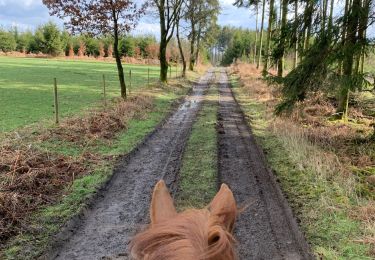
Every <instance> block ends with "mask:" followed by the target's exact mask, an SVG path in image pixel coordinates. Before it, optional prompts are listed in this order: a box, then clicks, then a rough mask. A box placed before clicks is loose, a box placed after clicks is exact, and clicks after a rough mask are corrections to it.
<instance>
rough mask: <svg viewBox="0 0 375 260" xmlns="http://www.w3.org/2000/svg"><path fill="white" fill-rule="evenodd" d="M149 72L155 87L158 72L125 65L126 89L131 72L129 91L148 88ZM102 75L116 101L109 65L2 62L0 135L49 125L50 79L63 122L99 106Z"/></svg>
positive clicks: (117, 92) (29, 60)
mask: <svg viewBox="0 0 375 260" xmlns="http://www.w3.org/2000/svg"><path fill="white" fill-rule="evenodd" d="M148 69H150V82H151V83H152V82H156V81H157V79H158V76H159V67H157V66H145V65H128V64H124V70H125V77H126V81H127V87H129V70H131V71H132V86H131V88H130V92H131V91H132V90H134V89H136V88H139V87H142V86H147V82H148ZM103 75H105V77H106V85H107V91H106V93H107V97H108V98H114V97H118V96H120V87H119V83H118V78H117V68H116V64H115V63H112V62H101V61H80V60H64V59H36V58H13V57H0V92H1V95H0V132H6V131H12V130H14V129H16V128H18V127H22V126H25V125H29V124H32V123H36V122H39V121H41V120H53V118H54V108H53V103H54V100H53V95H54V94H53V80H54V78H57V83H58V96H59V114H60V116H61V117H66V116H69V115H73V114H76V113H79V112H80V111H82V110H83V109H85V108H88V107H90V106H95V105H99V104H102V101H103V80H102V78H103ZM173 76H175V73H173ZM128 91H129V88H128Z"/></svg>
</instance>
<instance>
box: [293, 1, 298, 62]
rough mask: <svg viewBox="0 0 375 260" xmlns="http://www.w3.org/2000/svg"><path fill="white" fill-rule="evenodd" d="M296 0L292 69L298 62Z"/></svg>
mask: <svg viewBox="0 0 375 260" xmlns="http://www.w3.org/2000/svg"><path fill="white" fill-rule="evenodd" d="M297 20H298V0H295V3H294V33H295V35H296V39H295V40H296V43H295V44H294V59H293V69H295V68H296V67H297V63H298V38H299V37H298V21H297Z"/></svg>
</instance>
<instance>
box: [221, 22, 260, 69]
mask: <svg viewBox="0 0 375 260" xmlns="http://www.w3.org/2000/svg"><path fill="white" fill-rule="evenodd" d="M255 37H256V32H255V31H251V30H248V29H242V28H235V27H230V26H224V27H221V28H220V29H219V33H218V37H217V48H218V49H219V50H220V51H221V52H223V53H224V54H223V57H222V60H221V62H222V64H223V65H229V64H231V63H232V62H233V61H234V60H237V59H240V58H241V59H244V60H247V61H249V60H250V59H254V57H255V53H254V49H255V48H254V47H255V46H254V45H255V44H256V43H257V41H256V39H255ZM257 44H258V43H257ZM258 45H259V44H258ZM258 48H259V46H258Z"/></svg>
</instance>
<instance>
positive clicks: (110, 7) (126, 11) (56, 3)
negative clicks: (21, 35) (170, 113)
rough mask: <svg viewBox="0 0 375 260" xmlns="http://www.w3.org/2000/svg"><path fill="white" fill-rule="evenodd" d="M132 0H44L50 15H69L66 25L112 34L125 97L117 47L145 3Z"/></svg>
mask: <svg viewBox="0 0 375 260" xmlns="http://www.w3.org/2000/svg"><path fill="white" fill-rule="evenodd" d="M135 2H136V1H132V0H69V1H67V0H43V4H44V5H46V6H47V7H48V8H49V9H50V14H51V15H56V16H58V17H59V18H62V19H66V18H69V22H66V23H65V25H66V27H67V28H68V29H70V30H71V31H72V32H73V33H74V32H86V33H88V34H91V35H104V34H111V35H112V36H113V39H114V43H113V45H114V46H113V47H114V54H115V58H116V64H117V70H118V77H119V81H120V88H121V97H123V98H126V84H125V76H124V69H123V66H122V63H121V56H120V51H119V38H120V36H121V35H122V34H124V33H126V32H129V31H131V30H132V29H133V28H134V27H135V26H136V24H137V21H138V20H139V18H140V17H141V15H142V14H144V12H145V9H146V7H147V3H144V4H141V6H140V7H138V5H137V4H136V3H135Z"/></svg>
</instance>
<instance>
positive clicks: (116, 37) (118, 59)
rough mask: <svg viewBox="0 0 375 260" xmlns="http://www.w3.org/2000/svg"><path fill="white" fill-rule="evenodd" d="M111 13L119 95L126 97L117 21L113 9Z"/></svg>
mask: <svg viewBox="0 0 375 260" xmlns="http://www.w3.org/2000/svg"><path fill="white" fill-rule="evenodd" d="M112 15H113V23H114V44H113V47H114V53H115V59H116V65H117V72H118V78H119V81H120V89H121V97H122V98H124V99H126V84H125V75H124V68H123V67H122V63H121V56H120V51H119V48H118V45H119V35H118V23H117V18H116V13H115V10H113V11H112Z"/></svg>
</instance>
